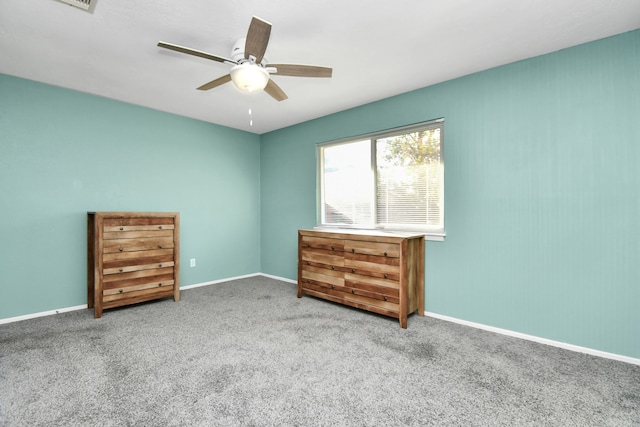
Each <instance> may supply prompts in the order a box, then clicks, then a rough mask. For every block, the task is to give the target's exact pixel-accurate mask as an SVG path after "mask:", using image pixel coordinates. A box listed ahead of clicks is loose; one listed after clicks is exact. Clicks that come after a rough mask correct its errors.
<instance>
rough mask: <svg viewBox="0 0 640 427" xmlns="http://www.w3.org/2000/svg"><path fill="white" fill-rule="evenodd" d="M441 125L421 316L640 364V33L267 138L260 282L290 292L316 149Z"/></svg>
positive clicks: (307, 217) (310, 213)
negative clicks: (435, 209) (436, 203)
mask: <svg viewBox="0 0 640 427" xmlns="http://www.w3.org/2000/svg"><path fill="white" fill-rule="evenodd" d="M425 72H428V70H425ZM439 117H444V118H445V227H446V232H447V237H446V240H445V241H444V242H427V245H426V288H425V292H426V310H427V311H430V312H434V313H439V314H442V315H446V316H452V317H455V318H459V319H464V320H467V321H471V322H477V323H481V324H485V325H490V326H494V327H498V328H504V329H508V330H512V331H517V332H521V333H525V334H530V335H534V336H538V337H542V338H547V339H551V340H555V341H560V342H566V343H569V344H574V345H578V346H584V347H588V348H592V349H597V350H601V351H606V352H612V353H616V354H620V355H626V356H630V357H634V358H640V244H639V240H638V236H639V234H638V228H639V227H640V166H639V164H640V31H634V32H630V33H625V34H622V35H619V36H616V37H612V38H608V39H603V40H600V41H597V42H593V43H589V44H585V45H581V46H577V47H574V48H571V49H567V50H563V51H559V52H555V53H552V54H548V55H544V56H540V57H536V58H533V59H529V60H525V61H521V62H517V63H514V64H510V65H507V66H502V67H499V68H495V69H491V70H488V71H484V72H481V73H477V74H473V75H470V76H466V77H463V78H459V79H455V80H452V81H449V82H445V83H442V84H438V85H435V86H431V87H428V88H425V89H422V90H417V91H413V92H410V93H407V94H403V95H399V96H396V97H393V98H390V99H385V100H383V101H380V102H375V103H371V104H368V105H365V106H362V107H359V108H355V109H351V110H348V111H344V112H341V113H337V114H334V115H331V116H327V117H324V118H320V119H317V120H313V121H310V122H307V123H303V124H300V125H297V126H293V127H290V128H286V129H282V130H278V131H274V132H271V133H268V134H265V135H263V136H262V141H261V159H262V160H261V167H262V179H261V217H262V226H261V233H262V252H261V257H262V271H263V272H264V273H267V274H273V275H276V276H282V277H286V278H289V279H295V278H296V230H297V229H298V228H305V227H312V226H314V225H315V223H316V176H315V173H316V172H315V171H316V163H315V161H316V160H315V155H316V154H315V144H316V143H319V142H325V141H331V140H334V139H339V138H344V137H348V136H354V135H359V134H363V133H367V132H373V131H378V130H383V129H387V128H392V127H396V126H401V125H406V124H411V123H415V122H419V121H424V120H429V119H435V118H439Z"/></svg>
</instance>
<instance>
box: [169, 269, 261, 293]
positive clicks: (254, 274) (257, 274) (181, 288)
mask: <svg viewBox="0 0 640 427" xmlns="http://www.w3.org/2000/svg"><path fill="white" fill-rule="evenodd" d="M255 276H264V274H262V273H253V274H245V275H244V276H236V277H228V278H226V279H218V280H212V281H210V282H202V283H196V284H194V285H187V286H180V290H181V291H186V290H187V289H193V288H199V287H201V286H209V285H215V284H218V283H224V282H230V281H232V280H238V279H246V278H248V277H255Z"/></svg>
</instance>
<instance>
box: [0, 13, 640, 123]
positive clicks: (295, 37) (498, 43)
mask: <svg viewBox="0 0 640 427" xmlns="http://www.w3.org/2000/svg"><path fill="white" fill-rule="evenodd" d="M253 15H255V16H258V17H260V18H262V19H264V20H266V21H269V22H271V23H272V24H273V29H272V31H271V40H270V43H269V48H268V50H267V54H266V57H267V59H268V61H269V62H271V63H293V64H310V65H321V66H327V67H332V68H333V77H332V78H331V79H312V78H299V77H286V76H274V77H273V79H274V81H275V82H276V83H277V84H278V85H279V86H280V87H281V88H282V89H283V90H284V91H285V92H286V93H287V95H288V96H289V99H287V100H285V101H283V102H277V101H275V100H273V99H272V98H271V97H270V96H268V95H267V94H266V93H262V92H261V93H254V94H251V95H246V94H242V93H241V92H239V91H238V90H237V89H235V88H234V86H233V85H232V84H231V83H228V84H225V85H224V86H221V87H218V88H215V89H212V90H210V91H205V92H203V91H198V90H196V88H197V87H198V86H200V85H202V84H203V83H206V82H208V81H210V80H213V79H214V78H217V77H220V76H222V75H225V74H227V73H228V71H229V68H230V67H229V65H227V64H222V63H219V62H214V61H210V60H206V59H202V58H198V57H194V56H189V55H185V54H181V53H178V52H173V51H169V50H166V49H161V48H159V47H157V46H156V44H157V42H158V41H160V40H162V41H165V42H170V43H175V44H179V45H183V46H188V47H191V48H194V49H198V50H203V51H206V52H209V53H213V54H216V55H220V56H223V57H230V56H231V54H230V50H231V47H232V45H233V43H234V42H235V40H236V39H238V38H240V37H244V36H245V35H246V32H247V28H248V26H249V22H250V20H251V17H252V16H253ZM637 28H640V0H615V1H614V0H483V1H480V0H439V1H436V0H397V1H382V0H322V1H304V0H271V1H266V0H225V1H222V0H217V1H215V0H190V1H182V0H174V1H167V0H128V1H127V0H97V2H96V5H95V9H94V10H93V12H92V13H89V12H86V11H83V10H81V9H78V8H75V7H71V6H68V5H66V4H64V3H61V2H59V1H58V0H29V1H25V0H1V1H0V73H4V74H8V75H13V76H18V77H23V78H26V79H31V80H35V81H39V82H44V83H48V84H52V85H56V86H61V87H65V88H69V89H75V90H78V91H82V92H87V93H92V94H95V95H99V96H103V97H106V98H111V99H116V100H120V101H124V102H127V103H131V104H136V105H141V106H145V107H150V108H153V109H156V110H161V111H167V112H170V113H174V114H178V115H181V116H187V117H192V118H195V119H199V120H204V121H207V122H212V123H217V124H220V125H224V126H229V127H232V128H236V129H242V130H246V131H249V132H253V133H257V134H262V133H264V132H268V131H271V130H274V129H279V128H282V127H286V126H289V125H293V124H296V123H300V122H303V121H306V120H309V119H313V118H316V117H320V116H324V115H327V114H331V113H334V112H337V111H341V110H345V109H348V108H351V107H355V106H358V105H362V104H366V103H369V102H372V101H375V100H379V99H382V98H386V97H389V96H392V95H396V94H399V93H403V92H408V91H411V90H414V89H417V88H421V87H425V86H429V85H432V84H434V83H438V82H442V81H446V80H449V79H452V78H455V77H459V76H463V75H466V74H470V73H474V72H476V71H480V70H484V69H488V68H492V67H495V66H498V65H502V64H506V63H510V62H514V61H517V60H520V59H524V58H529V57H532V56H537V55H541V54H544V53H548V52H553V51H556V50H559V49H563V48H566V47H570V46H574V45H577V44H581V43H585V42H589V41H592V40H597V39H600V38H603V37H607V36H611V35H614V34H619V33H622V32H626V31H630V30H634V29H637ZM0 96H1V94H0ZM249 108H251V110H252V113H253V114H252V116H253V126H250V125H249V114H248V110H249Z"/></svg>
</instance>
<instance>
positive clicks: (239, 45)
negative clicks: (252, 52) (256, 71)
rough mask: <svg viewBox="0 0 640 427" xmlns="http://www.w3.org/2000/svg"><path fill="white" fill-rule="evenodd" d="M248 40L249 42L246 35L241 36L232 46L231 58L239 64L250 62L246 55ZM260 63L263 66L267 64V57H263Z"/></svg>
mask: <svg viewBox="0 0 640 427" xmlns="http://www.w3.org/2000/svg"><path fill="white" fill-rule="evenodd" d="M246 42H247V38H246V37H242V38H239V39H238V40H236V42H235V43H234V44H233V47H232V48H231V59H233V60H234V61H236V62H237V63H238V64H242V63H244V62H249V60H248V59H247V58H245V57H244V46H245V43H246ZM259 65H261V66H263V67H264V66H265V65H267V58H266V57H263V58H262V61H261V62H260V63H259Z"/></svg>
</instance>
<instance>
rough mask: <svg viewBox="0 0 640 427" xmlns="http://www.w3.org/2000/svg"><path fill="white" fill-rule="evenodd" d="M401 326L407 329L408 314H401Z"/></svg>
mask: <svg viewBox="0 0 640 427" xmlns="http://www.w3.org/2000/svg"><path fill="white" fill-rule="evenodd" d="M400 327H401V328H402V329H407V316H400Z"/></svg>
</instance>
